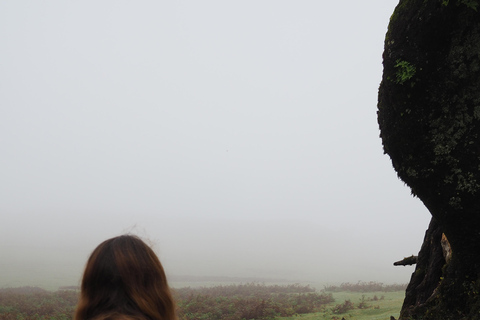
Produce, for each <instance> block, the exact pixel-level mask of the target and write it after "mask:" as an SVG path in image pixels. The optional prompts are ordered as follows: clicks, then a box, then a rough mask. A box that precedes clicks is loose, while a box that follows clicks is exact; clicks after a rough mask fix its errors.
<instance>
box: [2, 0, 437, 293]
mask: <svg viewBox="0 0 480 320" xmlns="http://www.w3.org/2000/svg"><path fill="white" fill-rule="evenodd" d="M397 3H398V1H393V0H370V1H350V0H349V1H337V2H334V1H328V2H327V1H168V2H167V1H140V2H139V1H135V2H132V1H118V0H115V1H82V2H66V1H2V2H0V150H1V151H0V152H1V154H0V212H1V215H0V230H1V232H0V241H1V243H2V245H1V247H0V257H1V259H0V274H1V276H0V286H7V285H16V284H19V283H22V284H23V283H28V282H32V284H37V283H38V284H43V282H48V281H50V279H54V278H55V277H57V278H56V280H55V281H56V282H58V283H61V282H62V281H63V282H68V281H71V279H75V281H77V279H78V278H79V277H80V272H81V268H82V267H83V264H84V262H85V260H86V258H87V256H88V254H89V252H90V251H91V250H92V249H93V248H94V247H95V246H96V245H97V244H98V243H99V242H101V241H103V240H104V239H106V238H108V237H111V236H115V235H118V234H120V233H122V232H125V231H129V230H133V231H134V232H137V233H140V234H141V235H144V236H147V237H149V238H150V239H151V240H152V241H154V242H155V247H156V249H157V252H158V253H159V255H160V257H161V260H162V262H163V263H164V265H165V267H166V269H167V272H168V273H169V274H173V275H176V274H178V275H208V276H211V275H223V276H259V277H268V276H271V277H280V278H288V279H305V280H316V281H323V282H334V281H357V280H365V281H370V280H375V281H382V282H407V281H408V280H409V274H410V273H411V272H412V271H413V269H411V268H398V267H396V268H394V267H393V266H392V263H393V261H395V260H398V259H401V258H403V256H407V255H411V254H416V253H417V252H418V250H419V248H420V245H421V242H422V239H423V235H424V231H425V229H426V228H427V225H428V221H429V218H430V216H429V214H428V212H427V210H426V209H425V208H424V207H423V206H422V204H421V203H420V201H419V200H418V199H414V198H412V197H411V196H410V191H409V189H408V188H406V187H405V186H404V185H403V183H402V182H401V181H399V180H398V179H397V177H396V173H395V172H394V170H393V168H392V167H391V164H390V160H389V158H388V157H387V156H385V155H383V151H382V147H381V141H380V139H379V137H378V135H379V131H378V125H377V122H376V104H377V90H378V85H379V83H380V80H381V74H382V64H381V62H382V59H381V54H382V51H383V40H384V36H385V32H386V29H387V25H388V20H389V17H390V15H391V13H392V12H393V9H394V7H395V5H396V4H397ZM134 226H135V227H134ZM19 265H21V266H23V267H25V266H26V265H27V266H28V267H27V268H19V267H18V266H19ZM1 269H3V270H1ZM59 277H60V279H58V278H59ZM39 278H41V279H42V280H38V279H39ZM42 281H43V282H42Z"/></svg>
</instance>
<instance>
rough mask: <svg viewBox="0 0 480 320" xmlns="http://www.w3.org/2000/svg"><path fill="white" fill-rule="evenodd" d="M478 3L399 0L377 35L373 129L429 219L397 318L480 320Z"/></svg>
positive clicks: (468, 1) (479, 23)
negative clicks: (379, 73)
mask: <svg viewBox="0 0 480 320" xmlns="http://www.w3.org/2000/svg"><path fill="white" fill-rule="evenodd" d="M479 2H480V1H476V0H456V1H455V0H401V1H400V2H399V4H398V6H397V7H396V9H395V12H394V13H393V15H392V17H391V19H390V24H389V28H388V32H387V34H386V38H385V51H384V54H383V59H384V62H383V65H384V73H383V78H382V83H381V85H380V89H379V101H378V122H379V126H380V131H381V134H380V136H381V138H382V142H383V146H384V150H385V153H387V154H389V155H390V158H391V159H392V164H393V167H394V169H395V170H396V171H397V173H398V176H399V177H400V179H402V180H403V181H404V182H405V183H406V184H408V185H409V186H410V188H411V190H412V194H413V195H415V196H418V197H419V198H420V200H421V201H422V202H423V203H424V205H425V206H426V207H427V208H428V210H429V211H430V213H431V214H432V217H433V219H432V223H431V224H430V227H429V231H427V234H426V237H425V243H424V245H423V247H422V250H423V253H422V254H419V262H418V263H417V267H416V272H415V274H414V275H413V276H412V280H411V283H410V286H409V290H410V291H409V290H407V296H406V299H405V303H404V306H403V308H402V318H401V319H407V318H408V317H410V318H408V319H444V320H447V319H455V320H459V319H480V312H479V311H480V295H479V291H480V12H479V11H478V10H479V9H480V3H479ZM442 233H444V234H445V235H446V238H447V239H448V241H449V243H450V245H451V249H452V255H451V259H450V260H449V262H448V263H445V261H443V262H442V261H441V259H440V256H439V252H440V251H439V250H440V249H441V235H442ZM439 237H440V240H439ZM417 272H418V274H416V273H417ZM439 273H440V274H441V276H440V282H439ZM432 288H433V291H432Z"/></svg>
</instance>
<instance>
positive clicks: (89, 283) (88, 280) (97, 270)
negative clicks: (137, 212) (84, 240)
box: [74, 235, 177, 320]
mask: <svg viewBox="0 0 480 320" xmlns="http://www.w3.org/2000/svg"><path fill="white" fill-rule="evenodd" d="M74 319H75V320H90V319H92V320H93V319H94V320H107V319H125V320H126V319H135V320H177V316H176V306H175V303H174V300H173V297H172V293H171V292H170V288H169V286H168V283H167V278H166V276H165V271H164V270H163V267H162V264H161V263H160V260H158V257H157V255H156V254H155V253H154V252H153V250H152V249H151V248H150V247H149V246H148V245H147V244H145V243H144V242H143V241H142V240H140V239H139V238H138V237H136V236H132V235H122V236H119V237H115V238H112V239H109V240H106V241H104V242H102V243H101V244H100V245H99V246H98V247H97V248H96V249H95V250H94V251H93V252H92V254H91V255H90V258H89V259H88V262H87V265H86V267H85V272H84V274H83V279H82V284H81V293H80V300H79V303H78V306H77V309H76V311H75V318H74Z"/></svg>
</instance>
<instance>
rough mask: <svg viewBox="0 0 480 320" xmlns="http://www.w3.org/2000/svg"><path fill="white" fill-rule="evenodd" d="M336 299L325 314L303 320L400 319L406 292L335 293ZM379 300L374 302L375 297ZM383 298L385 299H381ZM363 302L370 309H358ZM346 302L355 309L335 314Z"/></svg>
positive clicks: (285, 319)
mask: <svg viewBox="0 0 480 320" xmlns="http://www.w3.org/2000/svg"><path fill="white" fill-rule="evenodd" d="M332 294H333V297H334V298H335V302H334V303H330V304H328V305H327V306H326V310H325V312H317V313H311V314H304V315H302V316H301V319H302V320H327V319H328V320H332V319H338V320H340V319H342V318H345V320H349V319H350V320H390V316H394V317H395V319H397V318H398V316H399V314H400V308H401V307H402V303H403V299H404V297H405V292H404V291H399V292H368V293H357V292H335V293H332ZM375 296H376V297H377V298H378V300H376V301H374V300H373V299H374V297H375ZM382 296H383V299H382V298H381V297H382ZM362 299H363V301H364V302H365V303H366V305H367V306H368V308H366V309H358V308H357V306H358V305H359V303H361V302H362ZM345 300H350V301H351V302H353V303H354V305H355V309H353V310H349V311H347V312H346V313H343V314H334V313H333V312H332V309H333V308H334V307H335V306H336V305H338V304H341V303H343V302H344V301H345ZM277 319H278V320H298V319H299V317H280V318H277Z"/></svg>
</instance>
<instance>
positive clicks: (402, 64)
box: [395, 59, 417, 84]
mask: <svg viewBox="0 0 480 320" xmlns="http://www.w3.org/2000/svg"><path fill="white" fill-rule="evenodd" d="M395 69H396V70H397V71H396V76H397V79H396V81H395V82H396V83H397V84H404V83H405V82H407V81H408V80H410V79H412V78H413V76H414V75H415V73H416V72H417V69H416V68H415V66H414V65H413V64H411V63H409V62H408V61H405V60H400V59H398V60H397V61H396V64H395Z"/></svg>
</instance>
